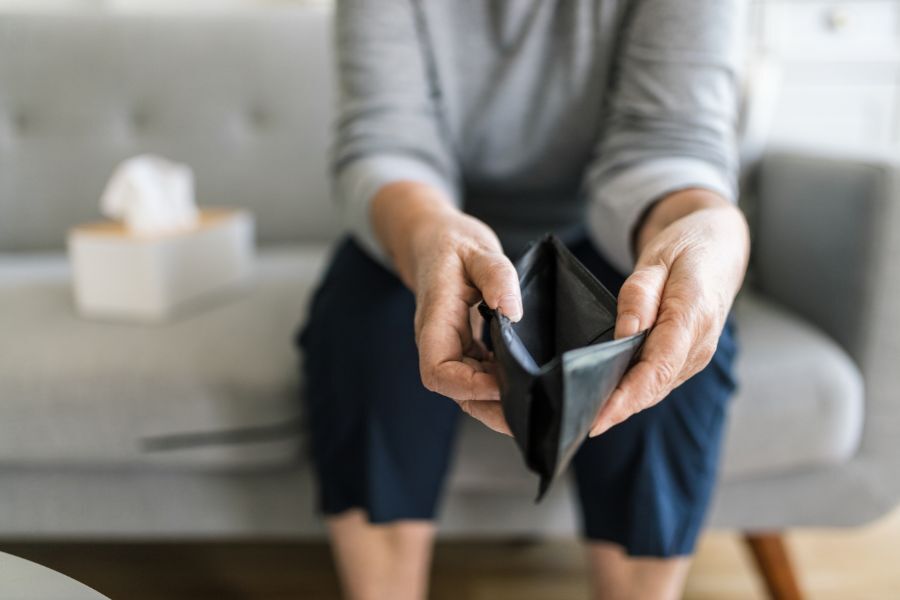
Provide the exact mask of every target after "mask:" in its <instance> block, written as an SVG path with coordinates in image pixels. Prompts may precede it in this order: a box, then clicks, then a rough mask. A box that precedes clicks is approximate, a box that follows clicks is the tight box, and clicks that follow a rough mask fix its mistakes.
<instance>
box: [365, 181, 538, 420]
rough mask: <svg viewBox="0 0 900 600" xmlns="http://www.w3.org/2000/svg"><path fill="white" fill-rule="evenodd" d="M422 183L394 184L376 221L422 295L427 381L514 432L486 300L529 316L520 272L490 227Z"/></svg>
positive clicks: (383, 194)
mask: <svg viewBox="0 0 900 600" xmlns="http://www.w3.org/2000/svg"><path fill="white" fill-rule="evenodd" d="M436 196H438V192H436V191H435V190H433V189H432V188H429V187H428V186H425V185H421V184H415V183H398V184H391V185H389V186H386V187H385V188H384V189H383V190H381V191H380V192H379V194H378V195H376V197H375V198H374V199H373V205H372V218H373V223H374V225H375V229H376V233H377V234H378V236H379V238H380V241H381V242H382V244H383V246H384V247H385V248H386V249H387V250H388V253H389V254H390V255H391V258H392V261H393V263H394V266H395V267H396V269H397V272H398V274H399V275H400V278H401V279H402V280H403V281H404V283H406V285H407V286H408V287H409V288H410V289H411V290H412V291H413V293H415V295H416V315H415V333H416V344H417V346H418V349H419V368H420V372H421V376H422V383H423V384H424V385H425V387H426V388H428V389H429V390H431V391H434V392H438V393H440V394H443V395H444V396H448V397H450V398H452V399H453V400H455V401H456V402H457V403H459V405H460V407H461V408H462V409H463V411H465V412H466V413H468V414H469V415H471V416H472V417H474V418H476V419H478V420H479V421H481V422H482V423H484V424H485V425H487V426H488V427H490V428H491V429H493V430H495V431H498V432H501V433H506V434H509V433H510V431H509V427H508V425H507V424H506V419H505V418H504V416H503V410H502V408H501V405H500V389H499V386H498V383H497V379H496V376H495V370H494V363H493V360H492V358H493V357H492V356H491V355H490V353H489V352H488V351H487V349H486V348H485V347H484V345H483V344H482V342H481V340H480V333H481V325H482V319H481V316H480V315H479V314H478V311H477V310H475V306H476V305H477V304H478V303H479V302H481V301H482V300H484V301H485V303H487V305H488V306H490V307H491V308H499V309H500V310H501V311H502V312H503V314H504V315H506V316H507V317H509V318H510V319H511V320H513V321H518V320H519V319H521V318H522V297H521V291H520V289H519V278H518V275H517V274H516V270H515V267H513V265H512V263H511V262H510V261H509V259H508V258H507V257H506V256H505V255H504V254H503V250H502V248H501V246H500V241H499V240H498V239H497V236H496V234H495V233H494V232H493V231H492V230H491V228H490V227H488V226H487V225H485V224H484V223H483V222H481V221H479V220H478V219H475V218H473V217H470V216H468V215H465V214H463V213H462V212H460V211H459V210H457V209H456V208H455V207H453V206H451V205H450V204H449V203H448V202H446V201H445V200H446V199H444V198H438V197H436Z"/></svg>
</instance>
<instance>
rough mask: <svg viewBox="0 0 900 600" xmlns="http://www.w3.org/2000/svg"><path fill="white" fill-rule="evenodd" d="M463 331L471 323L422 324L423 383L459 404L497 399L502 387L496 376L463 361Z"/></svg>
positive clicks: (420, 356) (420, 355) (420, 335)
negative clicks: (467, 401) (465, 401)
mask: <svg viewBox="0 0 900 600" xmlns="http://www.w3.org/2000/svg"><path fill="white" fill-rule="evenodd" d="M460 329H462V330H465V329H468V323H465V322H464V323H463V325H462V326H461V327H456V326H454V324H452V323H448V322H444V321H442V320H432V321H430V322H427V323H426V324H425V325H423V327H422V330H421V332H420V333H419V338H418V345H419V370H420V374H421V376H422V383H423V384H424V385H425V387H426V388H428V389H429V390H431V391H433V392H437V393H438V394H443V395H444V396H448V397H450V398H453V399H454V400H456V401H462V400H496V399H498V398H499V397H500V388H499V386H498V385H497V378H496V377H495V376H494V375H493V373H488V372H486V371H485V370H483V369H480V368H475V367H474V366H473V365H472V364H467V363H466V362H463V361H464V355H463V342H462V339H463V337H464V336H465V334H464V332H462V331H460ZM469 335H471V334H470V333H469Z"/></svg>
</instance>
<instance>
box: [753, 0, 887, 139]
mask: <svg viewBox="0 0 900 600" xmlns="http://www.w3.org/2000/svg"><path fill="white" fill-rule="evenodd" d="M755 16H756V22H755V27H754V33H753V35H754V38H755V39H754V43H755V46H756V47H757V49H758V50H759V51H761V52H764V53H765V54H766V55H767V56H769V57H770V58H772V59H773V60H774V61H775V62H776V63H777V64H778V65H780V71H781V78H780V80H781V84H780V86H779V89H778V91H777V98H776V100H775V102H774V107H775V108H774V114H773V115H772V128H771V132H770V138H769V139H770V143H771V144H773V145H776V146H792V147H814V148H817V149H823V150H828V151H838V152H850V153H854V152H863V153H869V152H873V151H874V152H879V153H880V152H887V153H894V152H896V153H898V155H900V0H834V1H822V0H761V1H760V2H758V3H756V5H755Z"/></svg>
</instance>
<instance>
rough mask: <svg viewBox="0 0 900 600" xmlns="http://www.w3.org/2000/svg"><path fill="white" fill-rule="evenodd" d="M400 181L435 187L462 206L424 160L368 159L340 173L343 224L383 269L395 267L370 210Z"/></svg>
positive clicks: (337, 183) (402, 157)
mask: <svg viewBox="0 0 900 600" xmlns="http://www.w3.org/2000/svg"><path fill="white" fill-rule="evenodd" d="M398 181H413V182H418V183H424V184H427V185H430V186H433V187H435V188H437V189H439V190H441V191H442V192H444V193H445V194H447V197H448V198H450V199H451V200H452V201H453V202H454V203H455V204H456V205H457V206H458V205H459V200H458V194H457V193H456V190H455V188H454V186H453V185H452V184H451V183H450V182H449V181H448V180H447V178H446V177H444V176H443V175H442V174H441V173H440V171H438V170H437V169H436V168H434V167H432V166H431V165H430V164H428V163H426V162H423V161H421V160H418V159H415V158H411V157H409V156H406V155H401V154H377V155H370V156H364V157H362V158H359V159H356V160H354V161H352V162H350V163H347V164H346V165H344V166H343V167H341V168H340V169H339V170H338V173H337V176H336V179H335V193H336V194H337V199H338V205H339V206H340V207H341V212H342V217H343V222H344V223H345V225H346V226H347V228H348V229H349V231H350V233H351V234H352V235H353V237H354V238H355V239H356V241H357V242H359V243H360V245H361V246H362V247H363V248H364V249H365V250H366V252H368V253H369V255H371V256H372V258H374V259H376V260H377V261H378V262H380V263H381V264H382V265H384V266H386V267H390V266H391V261H390V257H389V256H388V254H387V252H386V251H385V249H384V248H382V246H381V244H380V243H379V242H378V239H377V238H376V237H375V231H374V229H373V227H372V219H371V218H370V215H369V208H370V205H371V204H372V198H374V197H375V195H376V194H377V193H378V191H379V190H380V189H381V188H383V187H384V186H386V185H388V184H391V183H395V182H398Z"/></svg>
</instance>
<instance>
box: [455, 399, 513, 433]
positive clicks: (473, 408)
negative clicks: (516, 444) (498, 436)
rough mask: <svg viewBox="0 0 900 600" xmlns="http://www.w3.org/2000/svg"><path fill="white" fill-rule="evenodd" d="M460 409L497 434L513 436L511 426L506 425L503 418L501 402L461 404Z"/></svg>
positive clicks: (469, 402)
mask: <svg viewBox="0 0 900 600" xmlns="http://www.w3.org/2000/svg"><path fill="white" fill-rule="evenodd" d="M459 406H460V408H462V409H463V411H464V412H465V413H466V414H468V415H470V416H471V417H473V418H475V419H478V420H479V421H481V422H482V423H484V424H485V425H487V426H488V427H490V428H491V429H493V430H494V431H496V432H497V433H503V434H505V435H510V436H511V435H512V431H510V429H509V425H508V424H507V423H506V417H504V416H503V405H502V404H500V403H499V402H478V401H476V400H472V401H465V402H460V404H459Z"/></svg>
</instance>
